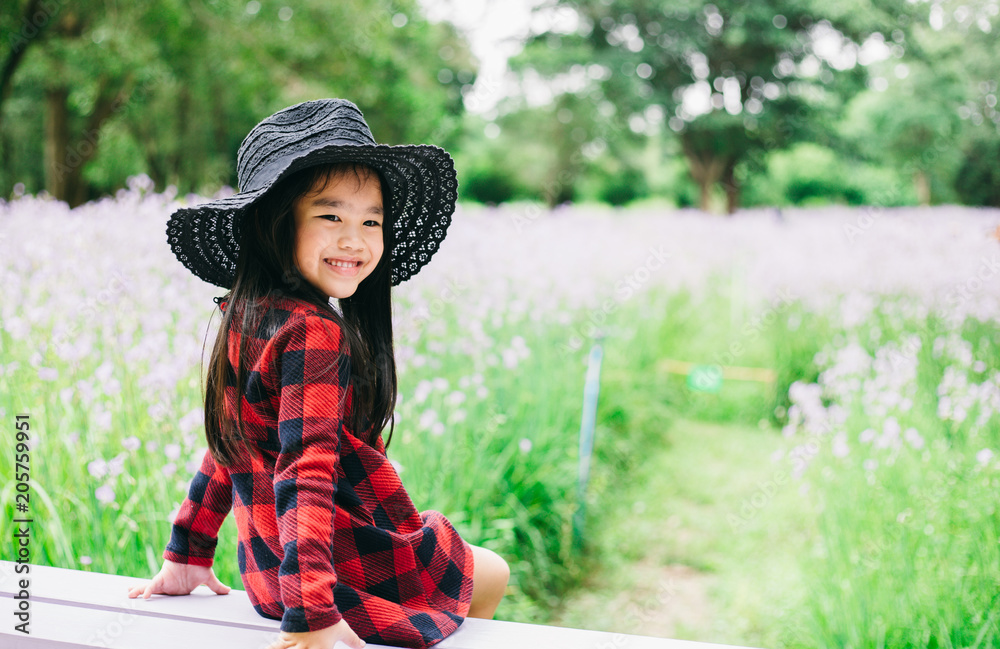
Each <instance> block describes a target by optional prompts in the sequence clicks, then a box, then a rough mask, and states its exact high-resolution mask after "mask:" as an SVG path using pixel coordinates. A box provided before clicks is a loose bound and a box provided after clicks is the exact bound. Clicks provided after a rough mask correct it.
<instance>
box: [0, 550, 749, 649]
mask: <svg viewBox="0 0 1000 649" xmlns="http://www.w3.org/2000/svg"><path fill="white" fill-rule="evenodd" d="M16 565H17V564H15V563H14V562H11V561H0V597H2V598H3V599H4V600H5V601H7V604H5V605H4V606H3V609H4V612H3V623H2V626H0V648H2V649H39V648H43V647H44V648H50V647H51V648H53V649H56V648H58V649H76V648H77V647H116V648H118V649H167V648H170V649H175V648H177V647H181V648H182V649H200V648H202V647H205V648H211V649H264V648H265V647H267V645H268V644H270V643H271V642H272V641H274V640H275V639H276V638H277V637H278V630H279V627H280V622H279V621H278V620H270V619H267V618H264V617H261V616H259V615H257V613H256V612H255V611H254V610H253V607H252V606H251V604H250V600H249V599H248V598H247V594H246V592H244V591H242V590H236V589H235V588H233V589H232V590H231V591H229V593H228V594H227V595H216V594H215V593H213V592H212V591H211V590H209V589H208V587H207V586H199V587H198V588H196V589H195V590H194V592H193V593H191V594H190V595H186V596H183V597H177V596H169V595H153V596H151V597H150V598H149V599H148V600H144V599H142V598H141V597H140V598H136V599H130V598H129V597H128V594H127V588H128V586H133V585H136V584H137V583H139V582H140V581H143V580H145V579H148V577H141V578H133V577H122V576H120V575H108V574H104V573H99V572H85V571H81V570H67V569H65V568H52V567H48V566H39V565H34V564H23V565H27V566H29V571H28V572H27V573H16V572H15V569H14V567H15V566H16ZM22 570H23V568H22ZM22 579H28V580H29V583H28V588H27V589H26V590H27V594H28V599H27V600H25V599H21V598H17V596H18V594H19V593H20V592H21V590H22V589H21V587H20V586H21V580H22ZM23 601H27V602H28V603H27V609H28V613H29V615H30V621H29V624H28V627H27V628H28V629H29V631H30V634H28V635H25V634H24V633H21V632H19V631H17V630H16V629H15V625H17V624H19V623H20V620H18V618H17V615H16V613H17V612H18V610H19V608H20V607H21V606H22V604H21V602H23ZM7 611H12V612H13V613H14V614H13V615H12V614H11V613H9V612H7ZM338 646H342V645H338ZM437 646H438V647H441V649H500V648H501V647H502V648H503V649H512V648H513V649H534V648H535V647H538V648H544V649H713V648H716V649H723V648H724V647H728V645H717V644H707V643H701V642H689V641H684V640H667V639H662V638H651V637H648V636H638V635H625V634H620V633H608V632H598V631H583V630H580V629H564V628H560V627H553V626H541V625H536V624H519V623H515V622H501V621H497V620H479V619H467V620H465V622H464V623H463V624H462V626H460V627H459V628H458V630H457V631H456V632H455V633H453V634H452V635H450V636H449V637H447V638H445V639H444V640H443V641H442V642H440V643H439V644H438V645H437ZM368 647H370V648H371V649H379V648H380V647H383V645H375V644H368ZM729 649H732V648H731V647H730V648H729Z"/></svg>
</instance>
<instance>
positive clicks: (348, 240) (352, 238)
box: [339, 227, 365, 250]
mask: <svg viewBox="0 0 1000 649" xmlns="http://www.w3.org/2000/svg"><path fill="white" fill-rule="evenodd" d="M364 241H365V240H364V238H363V237H362V236H361V231H360V229H359V228H352V227H347V228H344V229H343V230H342V231H341V233H340V241H339V244H340V247H341V248H350V249H352V250H361V249H362V248H364V247H365V243H364Z"/></svg>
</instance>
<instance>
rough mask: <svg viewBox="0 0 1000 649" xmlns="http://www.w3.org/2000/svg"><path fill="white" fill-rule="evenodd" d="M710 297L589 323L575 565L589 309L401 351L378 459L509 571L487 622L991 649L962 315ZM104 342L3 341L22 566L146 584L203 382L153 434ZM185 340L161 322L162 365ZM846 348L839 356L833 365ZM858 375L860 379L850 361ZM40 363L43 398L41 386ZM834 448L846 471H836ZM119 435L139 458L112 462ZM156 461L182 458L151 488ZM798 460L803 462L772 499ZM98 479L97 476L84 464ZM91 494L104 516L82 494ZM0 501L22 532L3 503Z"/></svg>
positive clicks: (762, 641) (978, 448) (224, 575)
mask: <svg viewBox="0 0 1000 649" xmlns="http://www.w3.org/2000/svg"><path fill="white" fill-rule="evenodd" d="M710 286H711V288H710V290H708V291H705V292H704V293H702V294H701V297H696V296H692V295H690V294H688V293H685V292H680V293H667V292H665V291H663V290H651V291H649V292H647V293H644V294H642V296H641V297H640V296H635V297H633V298H631V299H630V300H629V301H627V302H625V303H623V304H621V305H620V307H621V308H618V309H616V310H615V311H614V312H613V313H611V314H609V315H608V317H607V319H606V321H605V322H604V323H603V324H602V327H603V328H604V329H605V331H606V332H607V333H608V337H607V338H606V339H604V341H603V345H604V363H603V367H602V374H601V392H600V398H599V404H598V412H597V427H596V444H595V449H594V460H593V464H592V468H591V479H590V483H589V485H588V490H587V494H586V498H587V501H586V511H587V519H586V521H585V528H584V529H585V536H584V543H583V544H582V546H580V545H577V544H576V543H575V542H574V535H573V516H574V514H575V513H576V511H577V500H576V499H577V482H576V479H577V464H578V458H577V453H578V434H579V428H580V417H581V404H582V396H583V383H584V375H585V372H586V358H587V353H588V351H589V348H590V345H591V342H592V341H590V340H583V341H582V344H574V341H573V339H572V338H573V335H574V334H575V333H579V332H581V331H586V330H587V327H586V323H587V322H588V321H590V320H592V318H593V316H594V314H593V313H588V312H585V311H579V312H576V313H574V314H572V321H571V323H570V324H569V325H562V324H554V323H549V322H545V321H544V320H540V321H536V320H532V319H531V318H529V317H527V316H526V315H525V314H515V313H504V314H490V315H489V316H488V317H486V318H485V319H484V320H483V322H482V334H479V335H474V334H472V333H470V332H471V331H472V329H471V328H470V323H469V322H468V321H467V319H463V318H462V317H460V316H459V312H458V308H457V305H455V304H448V305H445V307H444V310H443V312H442V313H440V314H435V319H434V320H433V322H428V323H427V324H426V326H425V327H423V329H422V330H421V332H420V336H419V339H418V341H417V342H416V344H415V348H414V350H413V351H414V353H416V354H418V355H419V357H421V358H422V359H423V361H424V362H423V363H415V362H412V361H410V362H407V363H406V368H405V371H403V372H402V373H401V380H400V391H401V393H402V394H403V395H404V398H403V401H402V403H401V404H400V407H399V409H398V412H399V414H400V416H401V419H400V421H399V423H398V424H397V426H396V431H395V434H394V438H393V441H392V444H391V446H390V448H389V456H390V458H392V459H393V460H394V461H396V462H398V463H399V464H400V465H401V466H402V474H401V475H402V479H403V483H404V485H406V487H407V490H408V491H409V493H410V495H411V497H412V499H413V501H414V503H415V504H416V505H417V507H418V509H436V510H438V511H441V512H442V513H444V514H445V515H446V516H448V517H449V519H450V520H451V521H452V522H453V523H454V524H455V526H456V528H457V529H458V530H459V531H460V533H461V534H462V535H463V537H464V538H466V539H467V540H469V541H470V542H472V543H477V544H481V545H484V546H486V547H490V548H492V549H494V550H496V551H497V552H499V553H500V554H501V555H502V556H504V557H505V558H507V560H508V561H509V563H510V565H511V568H512V579H511V586H510V589H509V591H508V594H507V597H506V598H505V600H504V602H503V603H502V604H501V607H500V609H499V611H498V617H500V618H502V619H509V620H516V621H532V622H541V623H545V622H553V621H554V622H557V623H560V624H569V625H573V626H582V627H587V628H599V629H607V630H615V631H625V632H633V633H635V632H639V633H641V632H643V630H644V629H645V630H646V632H647V633H653V634H669V635H673V636H675V637H681V638H687V639H694V640H702V641H713V642H720V643H730V644H741V645H745V646H759V647H768V648H769V649H778V648H783V647H788V648H795V649H798V648H803V649H804V648H806V647H829V648H831V649H832V648H834V647H838V648H839V647H857V648H859V649H860V648H861V647H869V646H871V647H880V646H885V647H913V648H915V649H938V648H943V647H975V648H977V649H979V648H983V647H993V646H998V645H1000V598H998V596H997V593H998V592H1000V589H998V586H997V584H1000V531H998V530H1000V507H998V506H997V504H996V494H997V493H1000V463H998V461H997V459H996V458H995V457H993V456H992V455H989V454H988V453H987V452H991V453H995V454H997V455H1000V417H998V415H997V414H996V413H995V412H993V410H995V409H996V404H995V402H994V401H991V400H990V399H995V398H996V397H995V396H993V397H991V396H990V395H995V394H997V390H998V386H997V384H998V383H1000V374H998V369H1000V332H998V331H997V329H996V327H995V326H994V325H993V324H991V323H979V322H976V321H973V320H969V321H967V322H965V323H963V324H962V325H961V326H960V327H958V328H956V329H954V330H953V329H951V328H950V327H951V325H950V324H949V323H946V322H943V321H940V320H937V319H935V318H933V317H931V318H928V319H923V320H916V319H914V317H913V316H912V315H909V313H910V312H911V311H912V310H907V308H905V305H906V304H907V302H906V300H903V299H900V300H894V299H886V300H884V302H883V303H882V305H881V306H880V307H879V309H877V310H876V312H875V313H874V314H872V317H871V318H870V319H869V320H868V321H867V322H864V323H861V324H860V325H858V326H856V327H853V328H851V329H845V328H843V327H840V326H838V325H837V324H836V323H837V320H836V317H835V316H836V312H833V314H823V313H814V312H811V311H809V310H807V309H805V308H804V307H802V305H800V304H792V305H774V306H773V307H768V306H767V305H763V306H761V307H760V308H758V309H756V310H754V309H752V308H748V307H747V306H746V305H745V304H744V303H743V302H742V301H738V302H736V303H734V302H733V301H732V300H731V299H730V297H731V296H730V289H731V288H732V287H729V286H726V285H724V284H720V283H719V282H718V281H716V282H714V283H712V284H711V285H710ZM769 312H770V314H771V315H769V316H768V317H766V318H765V317H763V316H765V315H768V313H769ZM494 316H495V317H494ZM175 322H176V320H175ZM175 327H176V326H175ZM49 333H50V332H46V331H36V332H32V335H33V337H34V338H35V339H45V337H46V336H47V335H48V334H49ZM102 333H103V335H102V336H97V340H98V342H97V343H96V344H95V346H94V348H93V349H92V350H91V352H90V354H88V355H87V356H86V357H85V358H83V359H82V360H80V361H78V362H75V363H66V362H62V361H60V360H59V359H58V358H55V357H54V355H52V354H51V351H50V352H48V355H45V354H42V355H41V357H40V358H39V357H33V355H32V353H30V352H29V346H28V345H25V344H23V341H17V340H12V339H11V338H10V335H9V333H8V332H5V331H0V364H2V365H3V367H4V371H3V372H0V408H2V409H3V412H4V413H5V418H6V419H7V420H10V421H13V416H14V414H16V413H24V412H27V413H30V414H31V423H32V440H33V444H34V446H33V448H32V456H31V457H32V461H31V471H32V504H31V511H32V513H33V514H34V517H35V520H36V524H35V527H34V529H33V540H32V552H33V554H32V561H33V562H37V563H42V564H48V565H56V566H62V567H69V568H77V569H84V570H95V571H100V572H109V573H117V574H127V575H132V576H136V577H144V576H149V575H152V574H154V573H155V572H156V570H158V568H159V565H160V563H161V558H160V556H161V552H162V550H163V547H164V545H165V544H166V542H167V539H168V537H169V531H170V526H169V523H168V522H167V516H168V514H169V512H170V511H171V510H172V509H173V508H175V507H176V506H178V505H179V504H180V503H181V501H182V500H183V498H184V497H185V495H186V493H187V487H188V484H189V482H190V479H191V475H192V471H191V470H190V469H189V467H188V466H186V465H187V464H188V463H190V462H192V461H195V460H200V459H201V455H200V453H199V451H200V449H201V448H203V445H204V438H203V434H204V433H203V431H202V429H201V428H200V427H199V426H196V427H194V429H193V430H188V431H185V430H181V424H180V422H181V421H182V420H183V418H184V416H185V415H187V414H188V413H189V412H191V410H192V409H194V408H197V407H198V405H199V404H200V396H199V391H198V385H199V380H198V371H199V370H198V368H197V367H192V368H190V371H189V372H187V373H186V374H184V375H183V376H180V377H179V378H178V379H177V382H176V385H173V386H170V387H169V389H167V393H168V394H167V396H168V397H169V398H168V399H167V400H166V404H167V405H166V407H167V410H166V411H165V412H161V413H157V411H156V404H155V403H153V402H151V401H150V400H149V397H148V396H144V395H148V391H146V392H144V391H143V390H142V389H140V388H141V386H140V381H141V380H142V379H143V377H145V376H146V375H147V373H148V372H149V371H150V368H148V367H145V366H143V365H142V364H141V363H135V362H126V361H125V357H124V355H123V353H122V351H121V350H120V349H118V348H116V346H115V345H113V344H111V343H110V342H106V341H107V340H110V335H109V332H102ZM184 335H188V334H185V333H183V332H180V331H176V330H175V328H170V327H168V330H167V334H166V339H165V340H164V341H163V345H164V346H165V347H164V348H166V349H175V348H177V345H178V342H179V340H180V339H179V338H178V337H179V336H184ZM907 341H919V343H920V347H919V349H916V348H913V349H911V350H908V349H907V348H906V346H905V345H906V344H907ZM576 342H577V343H579V342H580V341H576ZM851 345H856V350H860V351H856V357H855V361H852V362H851V363H847V362H846V361H845V362H843V363H841V362H840V361H839V360H838V358H839V356H838V355H839V354H841V353H842V352H843V350H845V349H847V348H848V347H849V346H851ZM734 349H736V350H738V352H735V353H734V352H732V350H734ZM518 350H521V351H520V352H518ZM525 350H528V351H525ZM727 351H728V352H729V354H730V355H729V356H727V355H726V354H727ZM857 354H860V355H861V356H864V357H865V358H869V357H870V358H871V359H874V360H872V361H871V362H872V363H873V364H872V365H871V366H867V365H864V364H861V365H858V363H857V358H859V356H857ZM514 358H516V359H517V360H516V362H512V361H513V359H514ZM665 358H666V359H674V360H678V361H685V362H692V363H697V364H704V365H712V364H715V363H720V364H723V365H731V366H741V367H753V368H762V369H770V370H773V371H774V372H775V376H776V377H777V379H776V381H775V382H773V383H767V382H753V381H734V380H726V381H724V382H723V384H722V387H721V390H719V391H716V392H706V391H697V390H692V389H691V387H690V386H689V385H688V382H687V379H686V377H685V376H683V375H679V374H675V373H671V372H668V371H666V369H665V368H664V366H663V365H662V360H663V359H665ZM505 359H506V360H507V361H511V362H512V364H511V366H507V365H506V364H505ZM970 359H971V360H970ZM972 361H976V362H972ZM15 362H16V363H18V364H19V365H17V366H15V365H14V363H15ZM104 362H108V363H109V365H107V366H105V369H107V368H110V370H111V371H110V372H105V374H106V375H105V376H103V378H102V377H101V375H102V370H100V369H99V368H100V366H101V364H102V363H104ZM852 363H853V364H852ZM38 365H41V366H43V367H52V368H55V369H56V370H58V377H57V378H55V379H54V380H43V379H42V378H40V377H39V375H38V371H37V369H36V366H38ZM863 365H864V366H863ZM831 368H834V369H836V372H835V373H831V372H830V370H831ZM837 377H839V378H837ZM116 381H117V384H116V383H115V382H116ZM949 381H951V383H950V384H949V383H948V382H949ZM795 382H799V383H802V384H812V383H817V382H819V383H821V384H822V391H823V392H822V395H821V398H820V399H819V400H818V401H817V402H816V403H815V404H812V405H810V404H807V403H805V402H797V401H796V398H793V395H792V394H790V392H789V387H790V386H792V385H793V384H794V383H795ZM947 385H951V387H947ZM88 386H90V387H88ZM428 386H431V389H429V390H426V388H427V387H428ZM942 386H944V387H942ZM480 387H482V388H483V389H485V390H486V392H485V394H477V391H478V390H479V388H480ZM91 389H92V390H93V394H91V393H90V392H91ZM418 392H426V395H425V399H424V400H423V401H418V399H417V397H416V395H417V393H418ZM459 392H460V393H461V394H458V393H459ZM463 395H464V396H463ZM976 395H983V396H982V397H981V398H982V399H983V401H982V404H983V405H975V403H974V402H975V399H976V398H977V397H976ZM799 398H800V399H801V398H802V397H799ZM901 399H904V400H905V399H909V400H910V405H909V406H906V407H904V406H902V405H900V404H901V401H900V400H901ZM948 399H950V400H951V403H952V405H953V406H954V405H956V404H959V405H962V404H964V405H962V407H967V413H966V415H965V417H964V418H963V417H957V418H953V419H949V418H948V417H944V416H942V415H941V413H940V412H939V408H944V409H945V410H947V408H945V406H947V404H948ZM970 399H971V400H972V401H969V400H970ZM966 402H968V403H966ZM886 404H888V405H886ZM834 407H836V408H841V412H842V413H843V419H842V421H841V423H837V424H836V425H834V426H833V427H832V428H833V429H832V430H830V431H828V432H820V433H811V432H810V431H809V426H810V425H812V424H810V423H809V422H804V421H802V415H803V413H810V414H809V415H808V416H809V417H814V416H817V413H819V415H820V416H823V417H828V416H831V413H833V412H834V410H827V409H828V408H834ZM983 409H985V410H983ZM981 411H983V412H985V413H986V415H987V417H984V418H983V421H981V422H977V421H976V420H977V418H978V416H979V413H980V412H981ZM101 412H106V413H111V415H112V416H111V419H110V422H109V423H108V422H107V421H106V420H104V421H103V423H102V417H101V416H100V413H101ZM432 412H433V413H434V415H433V417H432V416H431V413H432ZM941 412H944V410H942V411H941ZM422 420H423V422H422V423H421V421H422ZM104 424H107V426H106V427H105V426H104ZM895 424H898V426H899V427H898V430H897V432H896V433H895V437H892V436H891V435H890V433H888V432H886V431H890V432H891V430H896V429H893V426H894V425H895ZM783 427H786V428H787V429H788V432H789V433H790V434H789V435H788V436H785V435H782V428H783ZM868 428H872V431H873V432H872V433H871V435H869V434H868V433H864V435H866V436H867V437H865V438H862V434H863V432H864V431H866V429H868ZM910 428H912V429H913V431H918V433H919V439H920V444H919V445H918V444H915V443H913V442H912V433H911V432H907V431H909V429H910ZM435 431H437V433H440V434H436V433H435ZM904 432H905V435H909V436H910V437H906V440H911V441H904V440H903V437H904ZM835 434H842V437H837V439H839V440H840V442H838V443H842V444H846V448H847V449H848V450H847V451H845V452H839V453H834V449H836V448H840V447H838V446H837V445H836V444H835V443H834V438H835ZM74 435H75V436H76V437H74ZM132 435H135V436H137V437H138V438H139V440H140V441H141V442H142V444H143V445H142V446H141V447H140V448H137V449H133V450H129V449H126V448H125V447H124V446H123V442H124V441H126V440H127V439H129V438H130V436H132ZM883 439H884V440H886V441H885V444H884V445H882V446H879V445H878V444H877V443H876V440H883ZM864 440H867V441H864ZM151 442H152V443H155V444H158V446H156V447H150V446H149V445H148V443H151ZM879 443H881V442H879ZM168 444H177V445H178V449H177V450H178V452H179V457H178V458H177V459H175V460H174V463H175V471H174V472H173V473H172V474H165V473H164V469H165V468H166V467H169V465H168V462H169V459H168V458H167V457H166V456H165V454H164V450H165V447H166V445H168ZM803 449H805V450H806V451H807V459H808V466H806V467H805V470H804V471H803V472H802V475H801V476H798V477H792V476H791V475H790V474H791V473H792V467H793V464H794V462H793V461H792V459H791V458H792V457H793V456H794V454H795V453H796V452H801V451H802V450H803ZM115 458H117V459H119V460H120V461H121V465H120V471H117V472H114V473H113V474H112V475H109V476H105V477H102V478H95V477H93V476H92V475H91V472H90V471H89V470H88V464H89V463H91V462H93V461H95V460H100V459H103V460H105V461H108V462H110V461H111V460H113V459H115ZM873 462H874V464H872V463H873ZM13 468H14V467H13V460H12V454H7V455H4V456H3V457H2V458H0V469H2V470H3V471H4V473H5V475H12V474H13ZM168 473H169V472H168ZM101 485H107V486H111V487H112V488H113V489H114V492H115V496H114V499H113V501H111V502H108V503H103V502H101V501H99V500H98V498H97V492H96V490H97V488H98V487H100V486H101ZM0 505H2V506H3V509H4V512H5V515H6V516H7V517H8V520H9V519H10V518H13V517H15V512H14V506H15V505H14V482H13V481H9V482H8V483H7V484H6V485H5V486H4V488H3V489H2V490H0ZM235 546H236V535H235V524H234V521H233V518H232V517H230V518H229V519H227V521H226V522H225V524H224V525H223V528H222V530H221V533H220V542H219V548H218V551H217V553H216V557H217V560H216V564H215V565H216V572H217V574H218V575H219V577H220V579H221V580H222V581H223V582H224V583H227V584H229V585H231V586H235V587H241V586H242V584H241V581H240V576H239V573H238V570H237V566H236V560H235V557H236V547H235ZM10 552H11V550H10V549H9V548H8V549H7V550H4V551H2V554H0V556H3V557H4V558H8V557H10V554H9V553H10ZM685 607H689V608H688V609H685ZM664 620H666V621H664Z"/></svg>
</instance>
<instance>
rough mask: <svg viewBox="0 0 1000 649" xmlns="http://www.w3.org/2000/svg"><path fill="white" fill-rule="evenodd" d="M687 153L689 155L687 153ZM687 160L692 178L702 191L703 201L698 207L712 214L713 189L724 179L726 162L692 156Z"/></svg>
mask: <svg viewBox="0 0 1000 649" xmlns="http://www.w3.org/2000/svg"><path fill="white" fill-rule="evenodd" d="M685 153H686V154H687V152H685ZM687 158H688V164H689V166H690V168H691V177H692V178H694V181H695V182H696V183H698V187H699V189H700V190H701V200H700V203H699V206H698V207H699V209H701V211H702V212H710V211H711V209H712V200H711V199H712V187H714V186H715V184H716V183H718V182H719V180H720V179H721V178H722V172H723V170H724V168H725V164H726V163H725V160H724V159H723V158H718V157H708V158H707V159H705V158H702V157H701V156H697V155H690V154H688V155H687Z"/></svg>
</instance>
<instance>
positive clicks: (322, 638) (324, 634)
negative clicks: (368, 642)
mask: <svg viewBox="0 0 1000 649" xmlns="http://www.w3.org/2000/svg"><path fill="white" fill-rule="evenodd" d="M280 635H281V637H280V638H278V639H277V640H275V641H274V642H272V643H271V644H269V645H268V646H267V649H334V645H335V644H337V641H338V640H339V641H340V642H343V643H344V644H346V645H347V646H348V647H350V648H351V649H361V648H362V647H364V646H365V641H364V640H362V639H361V638H359V637H358V634H356V633H355V632H354V631H352V630H351V627H349V626H347V620H341V621H340V622H337V623H336V624H334V625H333V626H328V627H326V628H325V629H320V630H319V631H309V632H306V633H289V632H287V631H282V632H281V634H280Z"/></svg>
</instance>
